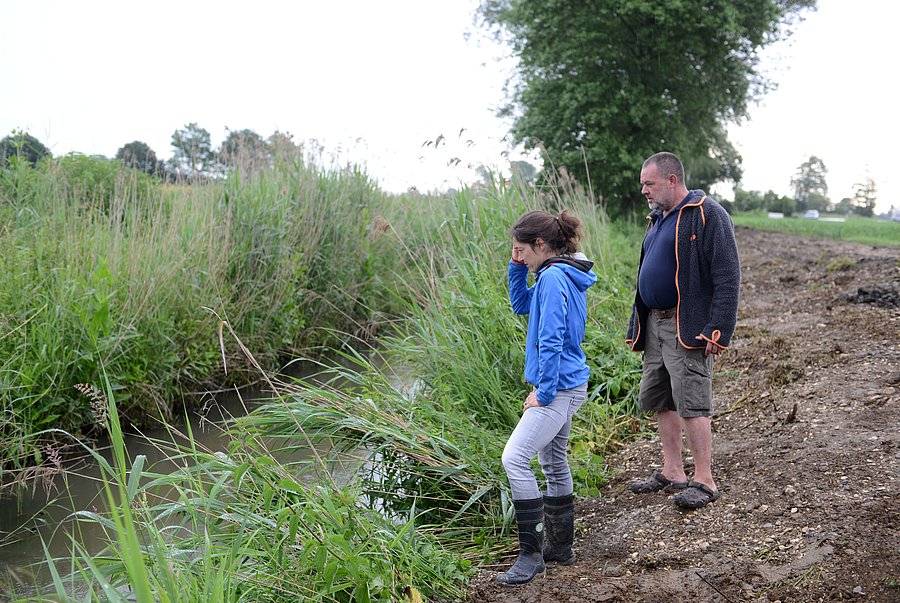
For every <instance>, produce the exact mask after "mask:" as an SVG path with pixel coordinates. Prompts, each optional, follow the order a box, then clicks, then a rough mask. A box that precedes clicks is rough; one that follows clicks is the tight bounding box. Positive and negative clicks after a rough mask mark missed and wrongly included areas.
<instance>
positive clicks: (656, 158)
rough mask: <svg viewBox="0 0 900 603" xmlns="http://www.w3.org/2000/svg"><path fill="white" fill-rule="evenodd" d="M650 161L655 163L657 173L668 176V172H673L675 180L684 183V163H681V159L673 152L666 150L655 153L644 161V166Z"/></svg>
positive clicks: (664, 176)
mask: <svg viewBox="0 0 900 603" xmlns="http://www.w3.org/2000/svg"><path fill="white" fill-rule="evenodd" d="M651 163H652V164H654V165H656V169H657V170H659V173H660V174H662V176H663V178H668V177H669V174H675V181H676V182H678V183H684V164H683V163H681V159H679V158H678V156H677V155H675V154H674V153H668V152H666V151H663V152H661V153H657V154H655V155H653V156H651V157H649V158H648V159H647V161H645V162H644V167H647V166H648V165H650V164H651Z"/></svg>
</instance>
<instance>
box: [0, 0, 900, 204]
mask: <svg viewBox="0 0 900 603" xmlns="http://www.w3.org/2000/svg"><path fill="white" fill-rule="evenodd" d="M477 4H478V3H477V1H475V0H454V1H441V0H395V1H390V0H385V1H383V2H372V1H370V0H328V1H321V0H318V1H316V2H307V1H296V2H290V3H288V2H281V1H271V0H256V1H254V2H252V3H246V2H223V1H217V2H206V1H199V0H192V1H188V2H185V1H179V2H173V1H170V0H161V1H158V2H155V3H150V4H148V3H135V2H122V1H106V2H103V1H99V0H82V1H78V2H71V1H62V0H47V1H36V0H2V1H0V82H2V91H0V134H2V135H5V134H6V133H8V132H10V131H11V130H13V129H24V130H26V131H28V132H29V133H30V134H32V135H33V136H35V137H37V138H38V139H39V140H41V141H42V142H43V143H44V144H46V145H47V146H48V147H49V148H50V149H51V150H52V151H53V153H54V155H61V154H65V153H68V152H71V151H77V152H81V153H86V154H101V155H105V156H108V157H111V156H113V155H115V153H116V151H117V150H118V149H119V148H120V147H122V146H123V145H124V144H125V143H127V142H130V141H133V140H140V141H143V142H146V143H147V144H149V145H150V147H151V148H153V149H154V150H155V151H156V153H157V155H158V156H160V157H161V158H168V157H169V156H171V153H172V149H171V138H172V133H173V132H174V131H175V130H176V129H179V128H182V127H184V125H185V124H187V123H190V122H196V123H197V124H198V125H199V126H201V127H203V128H205V129H206V130H208V131H209V132H210V134H211V137H212V142H213V144H214V145H218V144H219V143H221V141H222V140H223V139H224V138H225V135H226V128H229V129H232V130H239V129H244V128H248V129H251V130H254V131H256V132H257V133H259V134H261V135H262V136H264V137H267V136H269V135H270V134H272V133H273V132H274V131H276V130H278V131H282V132H289V133H291V134H293V136H294V138H295V140H296V141H297V142H300V143H304V144H305V145H306V147H307V148H308V149H313V148H317V146H316V145H320V148H321V149H322V152H321V157H322V160H323V161H324V162H325V163H326V165H332V164H334V163H337V164H343V163H345V162H347V161H352V162H356V163H362V164H363V165H365V167H366V169H367V171H368V172H369V174H370V175H371V176H372V177H373V178H375V179H376V180H378V181H379V183H380V184H381V185H382V186H383V187H384V188H385V189H387V190H392V191H399V190H405V189H406V188H407V187H409V186H416V187H418V188H419V189H421V190H433V189H441V188H446V187H447V186H454V185H456V184H458V182H459V181H460V180H463V181H472V180H474V179H476V178H477V174H476V173H475V171H474V170H473V169H471V168H470V167H468V166H470V165H472V166H475V165H478V164H479V163H485V164H487V165H489V166H491V167H493V168H500V169H503V168H505V166H506V159H505V157H504V156H503V155H502V152H503V151H504V150H505V149H506V148H507V145H506V142H505V140H504V137H505V133H506V132H507V131H508V126H509V124H508V123H507V122H504V121H503V120H500V119H499V118H497V117H496V110H497V108H498V107H499V106H500V105H501V104H502V102H503V83H504V81H505V78H506V75H507V70H508V69H509V66H510V63H509V62H508V61H507V62H503V61H500V62H498V60H497V59H498V58H500V57H502V56H503V54H504V50H503V49H499V48H497V47H496V46H494V45H493V44H492V43H491V42H490V41H489V40H487V39H486V38H485V37H484V36H483V35H481V34H480V33H479V32H478V31H477V30H476V29H475V28H474V26H473V21H472V20H473V15H474V9H475V7H476V6H477ZM897 17H900V8H897V7H896V6H895V3H894V2H892V1H890V0H857V1H855V2H846V1H841V0H820V8H819V10H818V11H817V12H816V13H811V14H809V15H808V17H807V19H806V21H805V22H804V23H802V24H801V25H800V26H799V27H798V28H797V32H796V34H795V35H794V37H793V38H792V39H791V41H790V42H789V43H788V44H780V45H778V46H776V47H773V48H772V49H771V51H770V52H767V54H766V56H765V63H764V65H765V71H766V73H767V74H768V75H769V77H770V78H771V79H772V80H774V81H775V82H776V83H777V84H778V86H779V87H778V89H777V90H776V91H774V92H771V93H769V94H768V95H767V96H766V97H765V98H764V99H763V102H762V103H761V104H760V105H759V106H754V107H753V108H752V109H751V119H750V120H749V121H748V122H746V123H744V124H742V125H740V126H739V127H734V128H731V129H730V130H729V131H730V134H731V137H732V140H733V141H734V142H735V144H736V146H737V147H738V150H739V151H740V152H741V154H742V156H743V158H744V173H745V176H744V182H743V185H744V188H746V189H750V190H760V191H766V190H769V189H772V190H774V191H776V192H778V193H779V194H783V195H791V194H792V191H791V189H790V180H791V177H792V175H793V174H794V172H795V171H796V169H797V167H798V166H799V165H800V164H801V163H803V162H804V161H805V160H806V159H807V158H809V156H810V155H816V156H818V157H820V158H821V159H822V160H823V161H824V162H825V165H826V167H827V168H828V170H829V173H828V178H827V181H828V184H829V193H830V196H831V198H832V200H833V201H839V200H840V199H841V198H843V197H846V196H852V193H853V190H854V185H855V184H856V183H858V182H862V181H863V180H864V179H865V178H866V175H867V173H868V174H869V175H871V177H872V178H873V179H874V180H875V182H876V185H877V187H878V197H879V206H878V209H879V211H884V210H886V209H887V208H888V207H889V206H890V205H891V204H893V205H896V206H897V207H900V183H898V179H897V174H896V171H897V169H896V167H895V165H894V162H893V161H891V164H890V165H889V163H888V161H889V160H890V159H893V154H892V152H891V151H892V148H891V145H893V144H894V143H895V141H896V140H897V139H898V136H900V127H898V117H897V109H896V108H895V106H896V105H897V94H896V92H895V91H894V90H893V88H894V86H895V85H896V84H895V83H894V82H893V76H891V75H890V74H891V73H894V72H895V71H896V65H895V63H896V57H897V51H896V46H897V42H896V32H895V29H896V25H895V24H896V23H897ZM439 136H443V139H442V141H441V144H440V146H439V148H437V150H435V148H434V145H433V144H430V145H429V144H427V142H428V141H432V142H433V141H434V140H436V139H437V138H438V137H439ZM312 140H314V141H316V142H315V143H311V142H309V141H312ZM512 156H513V157H518V155H517V154H516V153H513V154H512ZM455 159H459V160H460V161H458V162H457V161H454V160H455ZM638 173H639V166H635V185H636V187H637V180H638V176H637V174H638ZM688 184H689V185H690V183H688ZM721 192H722V194H723V196H724V197H730V196H731V190H730V188H729V189H725V190H722V191H721Z"/></svg>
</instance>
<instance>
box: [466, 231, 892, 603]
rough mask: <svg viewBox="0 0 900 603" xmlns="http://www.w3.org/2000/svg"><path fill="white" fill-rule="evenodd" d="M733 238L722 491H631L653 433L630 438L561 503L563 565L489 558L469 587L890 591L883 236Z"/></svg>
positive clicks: (659, 594) (866, 595) (718, 598)
mask: <svg viewBox="0 0 900 603" xmlns="http://www.w3.org/2000/svg"><path fill="white" fill-rule="evenodd" d="M737 239H738V246H739V248H740V252H741V258H742V269H741V272H742V286H741V287H742V295H741V305H740V311H739V315H738V325H737V331H736V334H735V337H734V338H733V340H732V346H731V348H729V349H728V350H727V351H726V352H725V353H724V355H723V356H722V357H721V358H720V359H718V360H717V361H716V367H715V378H714V383H713V387H714V395H715V398H716V404H717V408H718V411H717V416H716V417H715V418H714V420H713V432H714V434H713V438H714V440H713V453H714V460H713V463H714V473H715V475H716V480H717V482H718V485H719V488H720V489H721V492H722V497H721V498H720V499H719V500H718V501H716V502H714V503H712V504H710V505H708V506H707V507H706V508H703V509H699V510H696V511H682V510H680V509H679V508H678V507H677V506H676V505H675V504H674V502H673V500H672V495H671V493H667V492H660V493H654V494H642V495H636V494H632V493H631V492H629V491H628V489H627V485H628V483H629V482H630V481H631V480H633V479H635V478H638V477H644V476H646V475H647V474H649V472H650V471H651V470H652V469H653V468H657V467H659V463H660V462H661V449H660V445H659V441H658V439H653V440H649V441H646V440H645V441H639V442H633V443H631V444H629V445H627V446H626V447H624V448H623V449H622V450H621V451H619V452H618V453H617V454H616V455H615V457H614V458H612V459H611V461H610V462H611V464H612V465H613V466H614V467H616V469H617V470H618V474H617V475H616V477H615V478H613V479H612V480H611V481H610V482H609V483H608V484H607V486H606V487H605V488H604V489H603V491H602V493H601V496H600V497H598V498H591V499H582V500H579V501H578V502H577V504H576V513H577V518H576V535H575V551H576V554H577V556H578V560H577V561H576V562H575V564H574V565H572V566H569V567H560V566H557V565H550V566H549V567H548V571H547V574H546V576H545V577H543V578H538V579H537V580H535V581H534V582H532V583H531V584H528V585H525V586H520V587H503V586H499V585H496V584H495V583H493V580H492V578H493V576H494V574H495V572H496V571H499V570H502V569H503V568H505V567H507V566H508V562H509V561H510V560H509V559H507V560H504V563H503V564H502V565H498V566H497V567H488V568H485V570H484V571H483V572H482V573H481V574H480V575H479V576H478V577H477V578H476V579H475V580H473V582H472V584H471V587H470V590H469V594H468V600H469V601H472V602H476V601H477V602H491V601H494V602H504V603H505V602H510V601H559V602H570V601H571V602H575V601H592V602H594V601H597V602H648V603H649V602H654V603H655V602H668V601H697V602H710V603H713V602H715V603H721V602H738V601H783V602H787V601H792V602H793V601H840V600H850V599H852V600H857V601H893V602H897V601H900V497H898V490H900V470H898V466H900V428H898V425H900V423H898V413H900V248H887V247H877V248H876V247H871V246H866V245H859V244H854V243H847V242H840V241H834V240H826V239H810V238H802V237H795V236H791V235H784V234H778V233H770V232H761V231H756V230H752V229H748V228H738V229H737ZM686 454H687V455H689V454H690V451H686ZM690 461H691V459H690V457H689V456H688V458H687V462H688V465H690Z"/></svg>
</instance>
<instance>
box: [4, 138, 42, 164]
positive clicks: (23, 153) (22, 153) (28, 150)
mask: <svg viewBox="0 0 900 603" xmlns="http://www.w3.org/2000/svg"><path fill="white" fill-rule="evenodd" d="M51 156H52V154H51V153H50V149H48V148H47V147H46V146H44V144H43V143H42V142H41V141H40V140H38V139H37V138H35V137H34V136H32V135H31V134H28V133H27V132H13V133H12V134H10V135H9V136H6V137H5V138H3V140H0V166H5V165H6V164H7V163H9V158H10V157H20V158H22V159H24V160H25V161H27V162H28V163H30V164H31V165H32V166H34V165H35V164H37V162H38V161H40V160H41V159H43V158H44V157H51Z"/></svg>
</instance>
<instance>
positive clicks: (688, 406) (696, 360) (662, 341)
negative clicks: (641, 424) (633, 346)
mask: <svg viewBox="0 0 900 603" xmlns="http://www.w3.org/2000/svg"><path fill="white" fill-rule="evenodd" d="M664 316H665V314H662V315H661V313H658V312H655V311H654V312H650V316H649V317H648V318H647V338H646V345H645V347H644V371H643V374H642V376H641V392H640V395H639V397H638V408H640V409H641V410H643V411H648V412H653V411H660V410H674V411H677V412H678V416H680V417H685V418H688V417H709V416H711V415H712V414H713V400H712V368H713V357H712V356H706V354H705V350H704V349H703V348H701V349H698V350H686V349H684V348H683V347H682V346H681V345H680V344H679V343H678V334H677V333H676V329H675V321H676V320H677V318H676V317H675V316H671V317H664Z"/></svg>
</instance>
